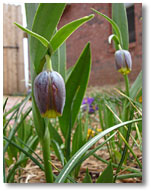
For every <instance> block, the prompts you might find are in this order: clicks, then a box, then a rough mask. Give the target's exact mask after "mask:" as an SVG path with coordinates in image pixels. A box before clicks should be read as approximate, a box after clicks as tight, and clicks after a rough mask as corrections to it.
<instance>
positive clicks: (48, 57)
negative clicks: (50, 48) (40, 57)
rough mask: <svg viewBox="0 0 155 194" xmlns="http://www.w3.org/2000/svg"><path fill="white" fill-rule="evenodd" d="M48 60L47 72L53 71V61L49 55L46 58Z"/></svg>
mask: <svg viewBox="0 0 155 194" xmlns="http://www.w3.org/2000/svg"><path fill="white" fill-rule="evenodd" d="M45 58H46V70H49V71H52V70H53V69H52V60H51V57H50V56H49V55H46V56H45Z"/></svg>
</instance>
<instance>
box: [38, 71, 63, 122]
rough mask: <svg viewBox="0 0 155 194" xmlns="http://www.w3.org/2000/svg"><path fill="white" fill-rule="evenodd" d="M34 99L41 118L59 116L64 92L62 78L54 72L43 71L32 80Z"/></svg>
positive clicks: (61, 110)
mask: <svg viewBox="0 0 155 194" xmlns="http://www.w3.org/2000/svg"><path fill="white" fill-rule="evenodd" d="M34 97H35V101H36V104H37V106H38V109H39V111H40V113H41V115H42V117H47V118H55V117H57V116H61V115H62V113H63V108H64V105H65V98H66V91H65V83H64V80H63V78H62V76H61V75H60V74H59V73H57V72H56V71H49V70H46V71H43V72H41V73H40V74H39V75H38V76H37V77H36V78H35V80H34Z"/></svg>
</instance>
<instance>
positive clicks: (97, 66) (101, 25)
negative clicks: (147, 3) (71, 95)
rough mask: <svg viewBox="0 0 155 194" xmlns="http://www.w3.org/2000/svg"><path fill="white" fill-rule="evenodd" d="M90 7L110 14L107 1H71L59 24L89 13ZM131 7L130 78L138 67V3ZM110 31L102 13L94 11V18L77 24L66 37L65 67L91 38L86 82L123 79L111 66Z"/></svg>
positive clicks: (68, 65) (139, 11)
mask: <svg viewBox="0 0 155 194" xmlns="http://www.w3.org/2000/svg"><path fill="white" fill-rule="evenodd" d="M91 8H95V9H97V10H98V11H100V12H102V13H104V14H106V15H108V16H109V17H111V4H110V3H96V4H95V3H72V4H69V5H68V6H67V8H66V10H65V12H64V14H63V16H62V18H61V21H60V25H59V28H60V27H61V26H63V25H65V24H66V23H68V22H71V21H72V20H75V19H78V18H81V17H83V16H86V15H90V14H92V13H93V11H91ZM134 9H135V31H136V42H134V43H132V44H130V51H131V55H132V59H133V70H132V72H131V73H130V75H129V78H130V80H131V81H134V80H135V78H136V76H137V75H138V73H139V72H140V70H141V68H142V21H141V16H142V13H141V12H142V5H141V4H138V3H137V4H134ZM111 32H112V29H111V26H110V24H109V23H108V22H107V21H106V20H105V19H104V18H103V17H102V16H99V15H97V14H95V17H94V19H92V20H91V21H89V22H87V23H86V24H84V25H83V26H82V27H80V28H79V29H78V30H77V31H76V32H74V33H73V34H72V35H71V36H70V37H69V39H68V40H67V44H66V45H67V67H70V66H72V65H74V64H75V62H76V60H77V59H78V57H79V55H80V53H81V51H82V50H83V48H84V46H85V45H86V43H87V42H88V41H90V42H91V51H92V70H91V76H90V80H89V85H92V86H96V85H98V86H101V85H104V84H105V85H107V84H116V83H118V82H120V81H122V80H123V77H122V76H121V75H120V73H118V72H116V70H115V65H114V64H115V61H114V49H113V48H112V45H109V44H108V36H109V35H110V34H111Z"/></svg>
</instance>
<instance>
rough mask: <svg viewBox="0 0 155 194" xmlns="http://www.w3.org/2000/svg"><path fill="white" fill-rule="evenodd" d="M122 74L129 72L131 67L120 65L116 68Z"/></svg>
mask: <svg viewBox="0 0 155 194" xmlns="http://www.w3.org/2000/svg"><path fill="white" fill-rule="evenodd" d="M118 72H120V73H121V74H123V75H127V74H129V73H130V72H131V69H128V68H127V67H122V68H121V69H119V70H118Z"/></svg>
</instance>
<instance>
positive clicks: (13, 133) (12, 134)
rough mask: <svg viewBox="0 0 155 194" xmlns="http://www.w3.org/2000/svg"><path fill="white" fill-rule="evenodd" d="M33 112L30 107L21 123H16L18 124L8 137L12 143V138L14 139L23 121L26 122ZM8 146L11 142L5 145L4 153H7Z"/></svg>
mask: <svg viewBox="0 0 155 194" xmlns="http://www.w3.org/2000/svg"><path fill="white" fill-rule="evenodd" d="M31 111H32V108H31V107H29V108H28V109H27V111H26V112H25V113H24V115H23V118H22V119H21V120H20V122H19V123H16V124H15V125H14V127H13V128H12V129H11V132H10V133H9V136H8V139H9V140H10V141H11V140H12V138H13V137H14V135H15V133H16V131H17V130H18V129H19V128H20V126H21V125H22V123H23V121H24V120H25V118H26V117H27V116H28V115H29V113H30V112H31ZM8 146H9V141H8V142H7V143H6V145H5V147H4V150H3V153H5V152H6V150H7V148H8Z"/></svg>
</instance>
